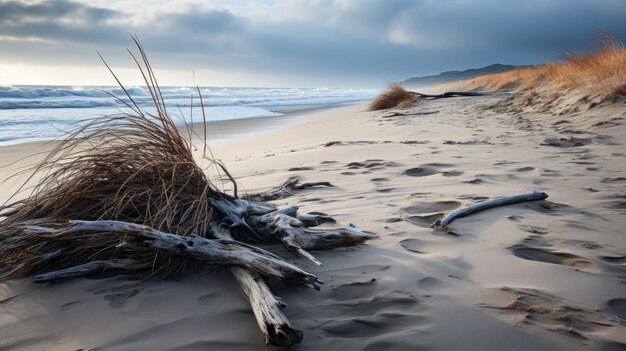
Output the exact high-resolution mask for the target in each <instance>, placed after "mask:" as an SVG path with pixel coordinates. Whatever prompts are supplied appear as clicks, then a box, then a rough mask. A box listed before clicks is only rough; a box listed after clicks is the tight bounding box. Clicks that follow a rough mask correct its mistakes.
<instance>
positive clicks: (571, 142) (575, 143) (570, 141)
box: [541, 137, 592, 148]
mask: <svg viewBox="0 0 626 351" xmlns="http://www.w3.org/2000/svg"><path fill="white" fill-rule="evenodd" d="M591 142H592V139H587V138H574V137H568V138H549V139H546V140H544V141H543V143H541V145H543V146H555V147H562V148H569V147H579V146H585V145H589V144H591Z"/></svg>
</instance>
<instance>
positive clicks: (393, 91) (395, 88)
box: [369, 83, 420, 111]
mask: <svg viewBox="0 0 626 351" xmlns="http://www.w3.org/2000/svg"><path fill="white" fill-rule="evenodd" d="M419 99H420V98H419V96H417V95H415V94H412V93H411V92H408V91H406V90H405V89H404V88H403V87H402V86H401V85H400V84H397V83H395V84H391V85H389V88H388V89H387V90H386V91H384V92H383V93H382V94H380V95H379V96H378V97H377V98H376V99H375V100H374V101H372V103H371V104H370V106H369V110H370V111H378V110H387V109H390V108H405V107H407V106H409V105H411V104H413V103H415V102H417V101H418V100H419Z"/></svg>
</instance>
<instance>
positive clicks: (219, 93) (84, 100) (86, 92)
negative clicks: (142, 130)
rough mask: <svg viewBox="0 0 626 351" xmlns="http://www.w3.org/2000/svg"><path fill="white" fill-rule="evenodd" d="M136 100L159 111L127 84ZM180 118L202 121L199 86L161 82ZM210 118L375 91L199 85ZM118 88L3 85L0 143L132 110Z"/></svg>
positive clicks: (336, 101) (315, 104)
mask: <svg viewBox="0 0 626 351" xmlns="http://www.w3.org/2000/svg"><path fill="white" fill-rule="evenodd" d="M127 91H128V92H129V94H130V95H131V96H132V98H133V100H134V101H135V102H136V103H137V105H138V106H139V107H140V108H142V109H144V110H145V111H147V112H152V111H154V108H153V103H152V97H151V96H150V93H149V91H148V89H147V88H145V87H128V88H127ZM161 92H162V95H163V99H164V100H165V104H166V107H167V109H168V112H169V113H170V115H171V116H172V117H173V119H174V120H175V122H176V123H178V124H181V125H182V124H184V123H193V122H199V121H201V120H202V107H201V106H200V100H199V99H198V93H197V91H196V88H195V87H193V88H191V87H162V88H161ZM200 92H201V94H202V100H203V105H204V112H205V114H206V119H207V121H221V120H232V119H244V118H257V117H270V116H281V115H284V114H287V113H290V112H294V111H298V110H307V109H314V108H325V107H332V106H340V105H345V104H350V103H356V102H360V101H366V100H369V99H372V98H373V97H374V96H375V95H376V93H377V92H376V91H374V90H366V89H330V88H232V87H228V88H225V87H202V88H200ZM111 95H113V96H116V97H118V98H119V99H121V100H122V101H124V102H126V103H128V102H129V99H128V98H127V97H126V96H125V94H124V92H123V91H122V89H120V88H119V87H62V86H5V87H0V145H1V144H7V143H16V142H24V141H31V140H41V139H52V138H56V137H60V136H62V135H64V134H66V133H67V132H69V131H71V130H73V129H75V128H77V127H78V126H80V125H81V124H83V123H86V121H88V120H90V119H93V118H97V117H100V116H106V115H112V114H119V113H123V112H132V111H131V110H130V109H129V108H128V107H126V106H125V104H124V102H122V101H119V100H118V99H116V98H114V97H113V96H111Z"/></svg>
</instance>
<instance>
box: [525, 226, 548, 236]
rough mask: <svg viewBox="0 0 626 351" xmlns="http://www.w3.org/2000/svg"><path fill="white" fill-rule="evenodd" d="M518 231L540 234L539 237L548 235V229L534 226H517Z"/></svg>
mask: <svg viewBox="0 0 626 351" xmlns="http://www.w3.org/2000/svg"><path fill="white" fill-rule="evenodd" d="M517 227H518V228H519V229H521V230H523V231H525V232H528V233H531V234H540V235H544V234H548V232H549V231H548V229H547V228H542V227H537V226H534V225H518V226H517Z"/></svg>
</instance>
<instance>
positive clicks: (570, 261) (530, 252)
mask: <svg viewBox="0 0 626 351" xmlns="http://www.w3.org/2000/svg"><path fill="white" fill-rule="evenodd" d="M509 250H510V251H511V252H512V253H513V255H515V256H517V257H519V258H523V259H525V260H530V261H538V262H545V263H553V264H560V265H564V266H570V267H575V268H578V269H580V270H584V271H598V267H597V266H596V265H595V264H594V263H593V262H591V261H590V260H588V259H586V258H584V257H581V256H577V255H573V254H570V253H566V252H558V251H548V250H544V249H540V248H536V247H529V246H526V245H513V246H511V247H509Z"/></svg>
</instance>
